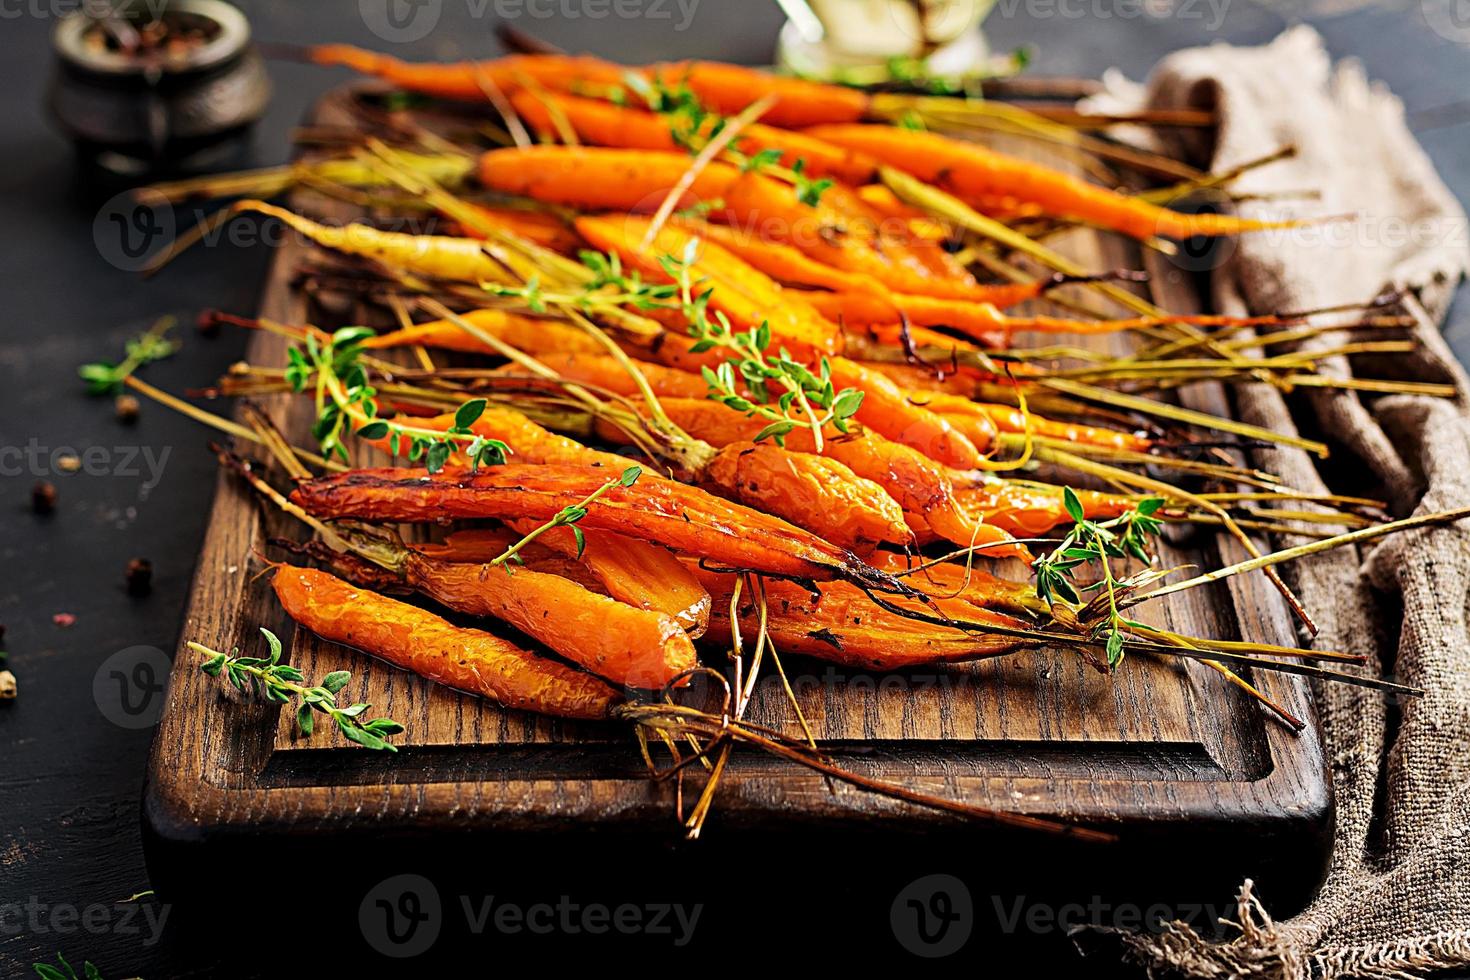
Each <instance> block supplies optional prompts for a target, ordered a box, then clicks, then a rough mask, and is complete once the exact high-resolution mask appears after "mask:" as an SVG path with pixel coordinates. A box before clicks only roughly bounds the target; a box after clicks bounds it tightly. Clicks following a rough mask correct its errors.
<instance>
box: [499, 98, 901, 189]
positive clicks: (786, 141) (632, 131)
mask: <svg viewBox="0 0 1470 980" xmlns="http://www.w3.org/2000/svg"><path fill="white" fill-rule="evenodd" d="M511 104H512V105H513V106H514V107H515V110H516V112H517V113H519V114H520V117H521V119H522V120H523V121H525V122H526V123H527V124H528V125H530V126H531V128H533V129H534V130H536V132H537V134H538V135H540V136H541V137H543V138H544V139H549V140H555V139H556V138H557V137H558V135H559V133H558V125H559V122H560V121H564V122H566V123H568V124H570V125H571V127H572V130H573V132H575V134H576V136H577V138H578V139H579V140H581V141H582V142H583V143H591V144H593V145H596V146H615V147H622V148H624V149H630V150H666V151H681V150H683V149H684V147H682V146H680V145H679V142H678V141H677V140H675V138H674V131H673V129H672V128H671V123H670V120H669V119H668V118H667V117H666V116H662V115H660V114H658V113H656V112H648V111H646V110H643V109H633V108H629V107H627V106H620V105H614V104H613V103H611V102H605V101H601V100H598V99H584V98H578V97H577V96H572V95H565V94H562V93H557V92H526V91H522V92H518V93H516V94H515V95H513V96H511ZM713 122H714V120H713V119H710V121H709V124H707V125H705V127H704V129H703V132H701V133H696V134H691V135H693V136H697V137H701V138H708V137H709V136H710V135H711V133H712V130H713V125H712V124H713ZM734 148H735V149H737V150H739V151H740V152H741V153H743V154H746V155H754V154H756V153H758V152H760V151H762V150H780V151H781V153H782V156H781V162H782V163H783V164H785V165H786V166H788V167H790V166H793V165H795V163H796V161H797V160H801V161H802V168H803V172H804V173H806V174H808V175H811V176H813V177H832V178H834V179H837V180H841V181H844V182H846V183H849V184H862V183H866V182H868V181H871V180H873V179H874V178H875V177H876V176H877V172H878V164H877V161H875V160H873V159H871V158H868V157H865V156H864V155H863V154H861V153H854V152H852V151H851V150H846V149H843V148H842V147H840V146H833V145H832V144H830V143H825V142H823V141H822V140H819V139H817V138H815V137H812V136H807V135H805V134H803V133H799V132H793V131H792V130H789V129H778V128H776V127H774V126H766V125H762V124H761V123H749V124H747V125H746V126H745V128H744V129H742V130H741V132H740V134H739V135H738V136H737V137H736V138H735V141H734Z"/></svg>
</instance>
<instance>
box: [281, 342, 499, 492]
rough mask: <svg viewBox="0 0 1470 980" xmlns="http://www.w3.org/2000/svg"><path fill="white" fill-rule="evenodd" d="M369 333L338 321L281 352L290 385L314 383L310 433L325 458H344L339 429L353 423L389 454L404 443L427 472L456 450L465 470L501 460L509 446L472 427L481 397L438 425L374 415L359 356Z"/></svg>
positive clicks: (373, 392) (481, 408) (373, 393)
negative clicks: (466, 463) (383, 443)
mask: <svg viewBox="0 0 1470 980" xmlns="http://www.w3.org/2000/svg"><path fill="white" fill-rule="evenodd" d="M372 336H373V331H372V330H370V329H368V328H367V327H343V328H342V329H340V330H338V331H336V332H335V333H333V334H332V336H331V338H330V340H328V341H327V342H326V343H322V342H321V341H319V340H318V339H317V338H316V336H315V335H314V334H310V333H308V334H307V335H306V338H305V340H304V342H303V343H302V344H301V345H300V346H298V347H292V348H291V349H290V351H289V352H288V353H287V358H288V365H287V367H286V380H287V382H289V383H290V385H291V388H292V390H293V391H295V392H297V393H298V394H299V393H301V392H304V391H305V390H306V389H307V386H308V385H314V387H315V396H316V408H317V418H316V422H315V423H313V425H312V435H313V436H314V437H315V438H316V440H317V441H318V442H319V443H320V444H321V447H322V455H323V456H326V457H327V458H328V459H330V458H331V457H332V456H333V455H334V454H335V455H337V456H340V457H341V459H342V461H343V462H348V461H349V459H348V455H347V447H346V446H344V445H343V443H342V435H343V433H344V432H345V431H348V430H349V429H350V428H351V425H352V424H353V423H356V424H357V425H358V428H357V429H356V435H357V436H359V437H360V438H363V439H383V438H386V439H387V440H388V449H389V451H390V452H391V453H393V455H395V456H397V455H398V454H399V453H400V452H401V450H402V449H403V448H404V446H405V445H406V446H407V448H408V458H409V460H410V461H412V462H418V461H419V460H420V459H422V460H423V461H424V465H425V466H426V467H427V468H428V471H429V472H430V473H438V472H439V471H440V470H442V469H444V466H445V464H446V463H447V462H448V461H449V457H450V455H451V454H452V453H454V452H455V451H456V450H458V451H459V452H461V453H463V454H464V455H465V456H466V457H468V458H469V460H470V468H471V470H478V469H479V468H480V467H481V466H482V465H483V466H498V465H500V464H501V463H504V462H505V458H506V456H508V455H509V454H510V447H509V446H507V445H506V444H505V443H503V442H501V441H500V440H499V439H489V438H486V437H485V436H481V435H478V434H476V433H475V432H474V431H473V429H472V426H473V425H474V424H475V422H476V421H478V420H479V418H480V416H481V415H483V414H484V412H485V407H486V401H485V399H483V398H475V399H471V400H470V401H467V402H465V403H464V404H462V405H460V406H459V408H458V409H456V410H455V413H454V425H452V426H450V427H449V428H448V429H444V430H439V429H428V428H424V427H422V426H415V425H412V424H409V423H405V422H401V421H398V420H396V419H380V418H378V417H377V416H378V403H377V389H376V388H374V387H373V386H372V385H371V384H370V383H369V382H368V374H367V370H366V369H365V368H364V367H363V366H362V364H361V363H360V362H359V357H360V355H361V354H362V350H363V343H364V342H365V341H366V340H367V339H368V338H370V337H372Z"/></svg>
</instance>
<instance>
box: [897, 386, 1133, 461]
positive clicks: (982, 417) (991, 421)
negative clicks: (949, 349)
mask: <svg viewBox="0 0 1470 980" xmlns="http://www.w3.org/2000/svg"><path fill="white" fill-rule="evenodd" d="M908 396H909V400H910V401H912V402H914V403H915V404H917V405H923V406H925V407H926V408H929V409H930V410H932V411H935V412H938V413H939V414H940V415H942V416H944V417H945V418H947V419H949V420H950V422H951V423H952V424H954V425H955V426H956V427H957V428H960V429H962V430H963V429H966V428H967V427H973V426H982V427H987V426H988V428H989V429H990V431H991V432H992V433H994V432H996V431H997V430H998V431H1000V432H1009V433H1013V434H1019V433H1024V432H1026V431H1027V428H1028V420H1029V428H1030V431H1031V433H1032V434H1033V435H1038V436H1046V437H1047V438H1050V439H1061V440H1063V441H1066V442H1075V443H1078V444H1080V445H1084V446H1102V447H1105V448H1110V449H1128V450H1132V451H1134V452H1148V450H1149V449H1150V448H1151V447H1152V445H1153V442H1152V440H1150V439H1148V438H1146V437H1144V436H1141V435H1138V434H1137V433H1133V432H1124V431H1122V430H1120V429H1107V428H1102V427H1099V426H1092V425H1081V424H1079V423H1075V422H1058V421H1054V420H1052V419H1048V418H1043V417H1041V416H1040V415H1035V414H1031V413H1025V412H1022V411H1021V410H1020V409H1019V408H1014V407H1012V406H1010V405H997V404H994V403H991V402H977V401H972V400H970V399H969V398H966V397H962V396H959V395H951V394H945V393H942V392H931V391H910V392H908ZM970 431H974V430H973V428H972V429H970ZM977 445H978V443H977ZM987 445H988V444H987Z"/></svg>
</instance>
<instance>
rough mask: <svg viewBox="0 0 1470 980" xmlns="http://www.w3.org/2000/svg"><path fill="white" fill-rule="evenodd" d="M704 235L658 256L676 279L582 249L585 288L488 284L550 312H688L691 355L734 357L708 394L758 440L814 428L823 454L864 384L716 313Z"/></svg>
mask: <svg viewBox="0 0 1470 980" xmlns="http://www.w3.org/2000/svg"><path fill="white" fill-rule="evenodd" d="M699 244H700V240H699V239H698V238H692V239H690V241H689V244H688V245H687V246H686V247H685V250H684V254H683V255H682V256H679V257H677V258H676V257H675V256H672V255H661V256H659V259H658V261H659V264H660V266H662V267H663V270H664V272H665V273H667V274H668V276H669V278H670V279H672V280H673V282H667V283H651V282H646V281H644V279H643V278H642V277H641V276H640V275H639V274H638V272H637V271H636V270H624V268H623V266H622V262H621V261H620V260H619V258H618V256H617V254H616V253H606V254H605V253H602V252H593V251H583V252H582V253H581V254H580V258H581V261H582V264H583V265H585V266H586V267H587V268H588V269H590V270H591V271H592V273H593V277H592V279H591V280H590V281H589V282H588V283H586V284H585V285H584V287H583V290H582V291H581V292H578V293H549V292H546V291H544V290H543V289H542V288H541V287H540V285H539V283H537V282H536V281H535V280H531V281H528V282H527V283H526V284H525V285H524V286H521V287H507V286H492V285H487V286H486V287H485V288H486V289H487V290H489V291H491V292H493V293H495V294H496V295H498V296H504V297H509V298H514V299H519V300H520V301H521V302H523V303H525V304H526V306H527V308H528V309H531V310H533V311H537V310H544V309H546V307H547V305H548V304H558V303H562V304H568V305H573V306H577V307H580V308H582V309H584V310H591V309H595V308H596V307H598V306H609V305H614V306H632V307H634V308H636V309H642V310H649V309H673V310H678V311H679V312H680V313H682V314H683V316H684V319H685V321H686V322H687V323H688V325H689V336H691V337H693V338H694V344H693V345H692V346H691V347H690V348H689V350H690V353H693V354H700V353H704V352H705V351H709V350H714V349H716V348H718V349H720V350H721V351H723V352H724V353H725V354H727V355H728V356H727V359H726V361H725V363H723V364H721V365H720V366H719V367H718V368H710V367H704V368H702V369H701V373H702V375H703V377H704V380H705V384H707V385H708V386H709V397H710V398H711V399H712V400H714V401H717V402H720V403H721V404H724V405H727V406H729V407H730V408H733V409H735V410H736V411H738V412H741V413H743V414H744V415H746V416H747V417H750V418H760V419H762V420H763V421H765V422H766V423H767V425H766V426H765V427H764V428H763V429H761V431H760V432H759V433H757V434H756V436H755V439H754V441H755V442H761V441H763V440H765V439H774V440H775V442H776V444H777V445H782V446H784V445H785V444H786V436H787V435H789V434H790V433H791V432H793V431H795V430H796V429H802V428H804V429H809V430H810V431H811V433H812V441H813V443H814V444H815V446H816V448H817V451H818V452H820V451H821V449H822V433H823V431H824V430H825V429H826V427H827V426H829V425H830V426H831V427H832V428H833V429H836V430H837V431H838V432H841V433H846V432H848V431H849V429H850V427H849V423H848V420H849V419H851V418H852V417H853V415H855V414H856V413H857V411H858V409H859V408H861V407H862V404H863V392H862V391H861V390H860V389H857V388H844V389H842V390H841V391H837V390H835V387H834V385H833V383H832V369H831V365H830V364H829V363H828V361H827V359H826V358H825V357H824V358H822V359H821V361H820V362H818V364H817V370H816V371H815V372H813V371H812V370H811V369H810V368H808V367H807V366H806V365H805V364H803V363H801V362H800V361H798V360H796V359H795V358H794V357H792V356H791V354H790V352H788V351H787V350H786V349H785V348H784V347H783V348H780V349H778V351H777V353H776V354H775V355H771V354H769V353H768V350H769V348H770V346H771V330H770V327H769V325H768V324H765V323H762V324H761V325H760V326H759V327H755V328H752V329H749V330H743V331H741V330H736V329H735V328H734V327H733V326H731V324H730V321H729V319H728V318H726V316H725V315H724V314H723V313H722V312H720V311H719V310H715V311H714V312H713V313H711V311H710V309H709V304H710V297H711V296H712V295H713V292H714V290H713V289H704V290H700V289H699V288H698V287H699V286H700V285H701V283H702V280H699V281H697V280H695V278H694V272H693V267H694V257H695V254H696V252H697V251H698V249H699Z"/></svg>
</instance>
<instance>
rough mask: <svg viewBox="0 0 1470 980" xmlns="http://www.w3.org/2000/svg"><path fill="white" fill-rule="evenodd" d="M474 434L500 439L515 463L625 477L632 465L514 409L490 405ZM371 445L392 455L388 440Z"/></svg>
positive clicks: (431, 421) (444, 420)
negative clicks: (557, 465)
mask: <svg viewBox="0 0 1470 980" xmlns="http://www.w3.org/2000/svg"><path fill="white" fill-rule="evenodd" d="M454 424H455V423H454V413H453V412H446V413H445V414H443V415H436V416H430V417H427V418H420V419H416V420H415V421H414V425H415V426H416V427H418V428H422V429H436V430H438V431H440V432H447V431H449V429H450V428H451V427H452V426H453V425H454ZM470 431H471V432H473V433H474V434H475V435H477V436H484V437H485V438H486V439H499V440H500V441H501V442H503V443H505V444H506V446H508V447H509V448H510V452H511V459H512V460H514V461H515V462H518V463H565V464H570V465H578V464H580V465H583V466H593V467H603V468H605V469H607V470H608V472H609V473H621V472H622V471H623V468H624V467H626V466H627V465H628V459H627V457H624V456H619V455H618V454H616V453H607V452H603V451H602V450H600V449H589V448H587V447H586V446H584V445H582V444H581V443H580V442H577V441H576V440H575V439H568V438H567V437H566V436H563V435H558V434H556V433H555V432H551V431H549V430H547V429H543V428H542V427H541V426H539V425H537V424H536V423H535V422H532V421H531V420H530V419H528V418H526V417H525V416H524V415H522V414H521V413H520V412H517V411H515V410H514V409H511V408H501V407H500V406H497V405H486V406H485V408H484V410H483V411H482V412H481V413H480V417H479V418H478V419H476V420H475V421H474V422H472V423H470ZM368 441H369V442H370V443H371V444H372V445H375V446H377V447H378V448H379V449H382V450H383V451H385V452H387V451H389V439H388V437H386V436H385V437H383V438H381V439H372V440H368ZM398 448H399V452H400V453H402V454H403V455H405V456H407V455H408V449H409V447H408V445H407V443H403V442H400V445H399V447H398Z"/></svg>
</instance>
